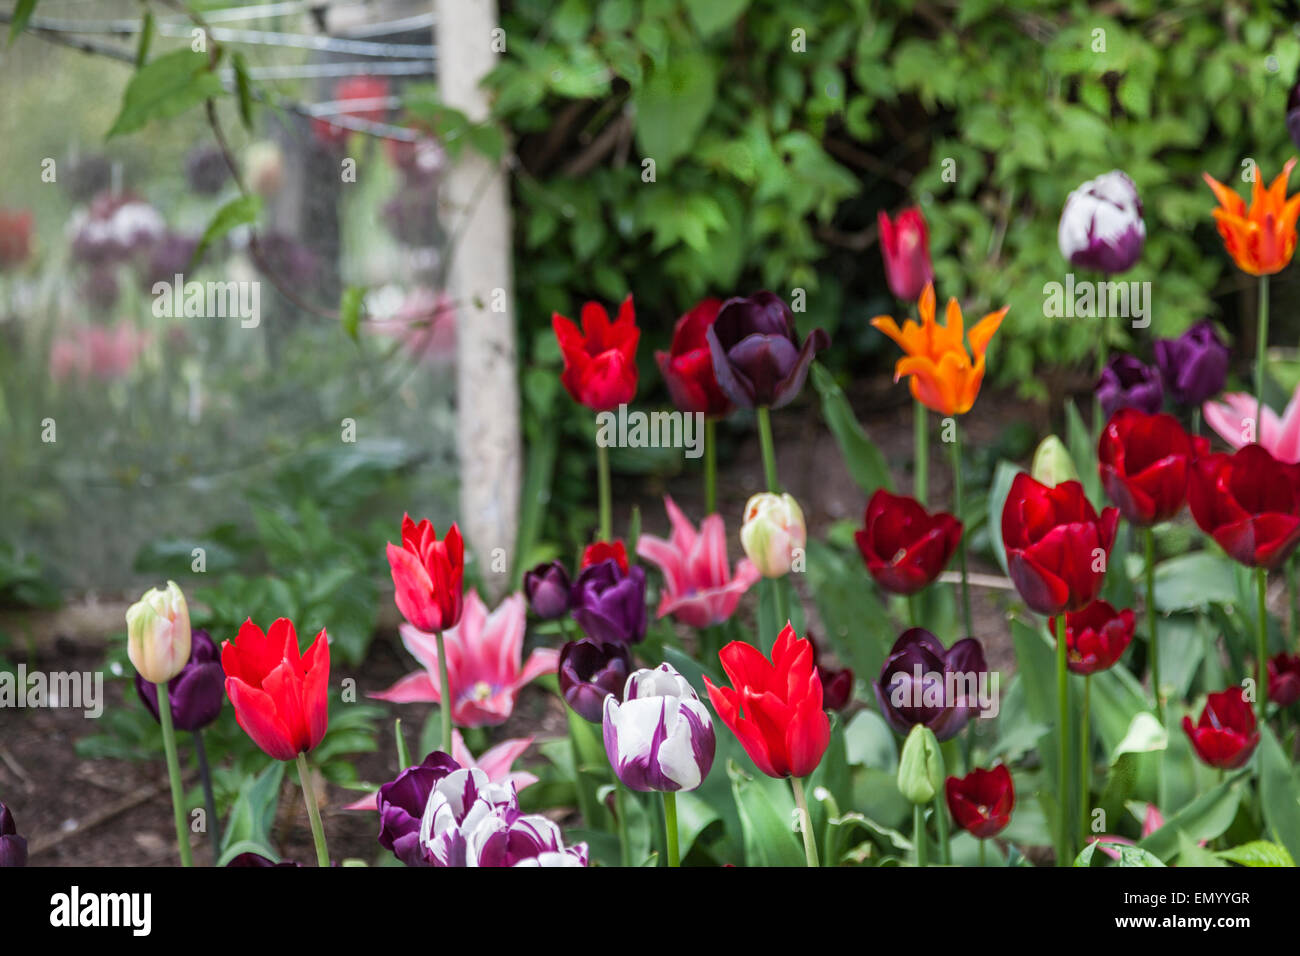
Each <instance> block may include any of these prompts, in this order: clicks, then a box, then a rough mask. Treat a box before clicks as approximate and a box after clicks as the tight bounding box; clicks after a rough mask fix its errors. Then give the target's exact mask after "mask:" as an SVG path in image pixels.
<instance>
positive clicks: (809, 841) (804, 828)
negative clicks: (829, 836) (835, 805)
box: [790, 777, 821, 866]
mask: <svg viewBox="0 0 1300 956" xmlns="http://www.w3.org/2000/svg"><path fill="white" fill-rule="evenodd" d="M790 786H792V787H793V788H794V802H795V803H796V804H797V805H798V807H799V832H800V833H801V834H803V853H804V856H805V857H806V858H807V859H808V865H809V866H821V863H820V862H819V861H818V858H817V838H816V835H815V834H814V833H813V832H812V829H813V828H812V814H810V813H809V812H808V798H807V797H805V796H804V792H803V781H802V780H800V779H799V778H798V777H791V778H790Z"/></svg>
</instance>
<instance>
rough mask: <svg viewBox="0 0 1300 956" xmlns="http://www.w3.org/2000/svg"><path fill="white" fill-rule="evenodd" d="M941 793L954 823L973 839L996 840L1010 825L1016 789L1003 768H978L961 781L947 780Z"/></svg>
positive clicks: (957, 779) (955, 779)
mask: <svg viewBox="0 0 1300 956" xmlns="http://www.w3.org/2000/svg"><path fill="white" fill-rule="evenodd" d="M943 789H944V796H946V797H947V798H948V812H949V813H951V814H952V818H953V820H955V821H956V822H957V826H959V827H961V828H962V829H963V830H966V831H968V832H969V833H970V835H971V836H973V837H975V838H976V839H979V840H986V839H988V838H989V837H991V836H996V835H997V834H999V833H1001V832H1002V831H1003V829H1005V828H1006V825H1007V824H1008V823H1010V822H1011V811H1012V809H1013V808H1014V807H1015V805H1016V788H1015V785H1014V784H1012V782H1011V773H1010V771H1008V770H1007V768H1006V766H1005V765H1003V764H998V765H997V766H996V767H994V768H993V769H992V770H983V769H978V768H977V769H975V770H972V771H971V772H970V773H968V774H967V775H966V776H964V777H949V778H948V779H947V780H946V781H945V782H944V788H943Z"/></svg>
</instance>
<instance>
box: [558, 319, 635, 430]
mask: <svg viewBox="0 0 1300 956" xmlns="http://www.w3.org/2000/svg"><path fill="white" fill-rule="evenodd" d="M551 328H552V329H553V330H554V331H555V338H556V340H557V341H558V342H559V343H560V352H561V353H562V354H563V355H564V373H563V374H562V375H561V376H560V381H561V382H563V383H564V387H565V389H566V390H567V391H568V393H569V394H570V395H571V396H573V400H574V401H575V402H578V403H579V404H580V405H585V406H587V407H588V408H590V409H591V410H592V411H593V412H607V411H611V410H612V409H615V408H618V406H620V405H626V404H627V403H628V402H630V401H632V399H633V398H635V397H636V383H637V369H636V345H637V342H638V341H639V340H640V338H641V330H640V329H638V328H637V327H636V311H635V309H634V307H633V305H632V296H630V295H629V296H628V297H627V298H626V299H624V300H623V304H622V305H621V306H619V309H618V320H617V321H616V322H610V321H609V313H607V312H606V311H605V308H604V306H602V305H600V303H598V302H588V303H587V304H586V305H584V306H583V307H582V331H581V332H579V331H578V327H577V326H576V325H574V323H573V321H572V320H571V319H566V318H565V317H564V316H562V315H560V314H559V313H558V312H557V313H555V314H553V315H552V316H551Z"/></svg>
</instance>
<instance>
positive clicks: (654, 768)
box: [604, 664, 717, 792]
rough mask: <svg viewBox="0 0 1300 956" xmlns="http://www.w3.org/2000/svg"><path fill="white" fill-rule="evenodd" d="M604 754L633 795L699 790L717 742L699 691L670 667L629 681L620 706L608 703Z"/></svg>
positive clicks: (646, 670) (638, 674) (642, 673)
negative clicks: (644, 792)
mask: <svg viewBox="0 0 1300 956" xmlns="http://www.w3.org/2000/svg"><path fill="white" fill-rule="evenodd" d="M604 718H605V719H604V732H605V753H606V755H607V756H608V757H609V762H610V764H611V765H612V766H613V768H614V772H615V773H616V774H617V775H618V779H619V780H621V781H623V783H624V784H626V785H627V786H628V787H630V788H631V789H633V790H641V791H661V792H676V791H678V790H694V789H695V788H696V787H698V786H699V785H700V784H701V783H703V782H704V778H705V777H707V776H708V775H709V769H710V768H711V767H712V766H713V754H714V750H715V748H716V746H717V740H716V739H715V737H714V735H713V721H712V720H711V719H710V717H709V712H708V710H707V709H706V708H705V706H704V704H702V703H701V702H700V698H699V696H698V695H696V693H695V690H694V688H692V687H691V685H690V683H688V682H687V680H686V678H684V677H683V676H682V675H681V674H679V673H677V671H676V670H674V669H673V667H672V665H670V664H660V665H659V666H658V667H656V668H654V669H649V668H644V669H642V670H639V671H636V672H635V673H633V674H632V675H631V676H630V677H628V679H627V688H626V690H625V692H624V694H623V702H622V703H621V704H620V703H619V702H618V700H617V698H615V696H614V695H613V694H610V695H609V696H608V697H606V698H605V714H604Z"/></svg>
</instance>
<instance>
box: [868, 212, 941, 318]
mask: <svg viewBox="0 0 1300 956" xmlns="http://www.w3.org/2000/svg"><path fill="white" fill-rule="evenodd" d="M876 219H877V222H878V223H879V225H880V254H881V256H882V257H883V258H884V260H885V278H886V279H887V280H888V281H889V291H891V292H892V293H894V295H895V296H897V297H898V298H900V299H902V300H903V301H904V302H915V301H916V300H917V299H918V298H919V297H920V295H921V292H922V290H924V289H925V287H926V285H928V284H929V283H931V282H933V281H934V266H932V265H931V264H930V231H929V229H927V228H926V225H925V216H924V215H922V214H921V209H920V207H919V206H912V207H910V208H908V209H904V210H903V211H902V212H900V213H899V214H898V217H897V218H895V219H893V220H892V221H891V220H890V218H889V216H888V214H887V213H885V212H884V210H881V211H880V212H878V213H877V214H876Z"/></svg>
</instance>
